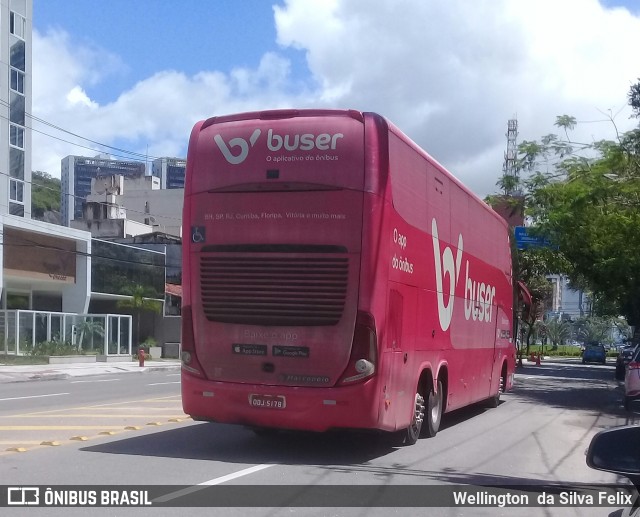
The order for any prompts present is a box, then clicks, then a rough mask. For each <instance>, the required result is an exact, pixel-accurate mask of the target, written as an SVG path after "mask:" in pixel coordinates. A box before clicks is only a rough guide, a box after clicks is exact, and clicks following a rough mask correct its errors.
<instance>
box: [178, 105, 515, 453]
mask: <svg viewBox="0 0 640 517" xmlns="http://www.w3.org/2000/svg"><path fill="white" fill-rule="evenodd" d="M183 224H184V229H183V242H184V244H183V248H184V249H183V279H182V282H183V301H182V303H183V305H182V401H183V408H184V411H185V413H187V414H188V415H191V416H192V417H193V418H194V419H195V420H206V421H214V422H226V423H234V424H242V425H246V426H250V427H252V428H254V429H255V430H256V431H257V432H261V431H264V430H267V429H293V430H310V431H325V430H328V429H332V428H349V429H377V430H381V431H388V432H393V433H394V436H395V437H396V438H398V439H399V440H400V441H401V442H403V443H406V444H412V443H415V442H416V440H417V439H418V438H419V437H420V436H434V435H435V434H436V433H437V432H438V429H439V427H440V422H441V418H442V414H443V413H445V412H448V411H452V410H454V409H457V408H461V407H463V406H466V405H469V404H472V403H476V402H479V401H488V402H489V403H490V404H492V405H497V403H498V401H499V398H500V394H501V392H503V391H504V390H507V389H509V388H510V387H511V386H512V382H513V371H514V366H515V347H514V341H513V337H512V336H513V331H512V326H513V295H514V284H513V280H512V277H511V252H510V245H509V231H508V228H507V225H506V223H505V222H504V221H503V220H502V219H501V218H500V217H499V216H498V215H497V214H496V213H495V212H493V211H492V210H491V209H490V208H489V207H488V206H487V205H486V204H485V203H483V202H482V201H481V200H480V199H479V198H477V197H476V196H475V195H474V194H472V193H471V192H470V191H469V190H468V189H466V188H465V187H464V186H463V185H462V184H461V183H460V182H459V181H458V180H457V179H456V178H454V177H453V176H452V175H451V174H449V173H448V172H447V171H446V170H445V169H444V168H443V167H442V166H441V165H439V164H438V163H437V162H436V161H435V160H434V159H433V158H431V157H430V156H429V155H428V154H427V153H426V152H424V151H423V150H421V149H420V148H419V147H418V146H417V145H416V144H415V143H413V142H412V141H411V140H410V139H409V138H407V137H406V136H405V135H404V134H403V133H402V132H401V131H400V130H398V129H397V128H396V127H395V126H393V125H392V124H391V123H390V122H388V121H387V120H386V119H384V118H383V117H381V116H380V115H377V114H374V113H362V112H357V111H346V110H274V111H263V112H255V113H244V114H237V115H229V116H221V117H214V118H210V119H208V120H205V121H201V122H199V123H197V124H196V126H195V127H194V128H193V131H192V133H191V138H190V141H189V150H188V156H187V171H186V181H185V204H184V220H183Z"/></svg>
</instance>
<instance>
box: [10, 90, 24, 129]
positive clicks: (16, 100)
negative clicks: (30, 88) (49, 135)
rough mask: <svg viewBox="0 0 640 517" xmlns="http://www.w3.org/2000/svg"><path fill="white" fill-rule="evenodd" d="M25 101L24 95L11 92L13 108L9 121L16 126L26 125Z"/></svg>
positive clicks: (11, 107) (11, 108)
mask: <svg viewBox="0 0 640 517" xmlns="http://www.w3.org/2000/svg"><path fill="white" fill-rule="evenodd" d="M24 113H25V101H24V95H21V94H19V93H16V92H11V106H10V108H9V120H10V121H11V122H13V123H14V124H20V125H21V126H24V125H25V123H24V122H25V120H24Z"/></svg>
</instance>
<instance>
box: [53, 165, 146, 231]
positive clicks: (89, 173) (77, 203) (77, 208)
mask: <svg viewBox="0 0 640 517" xmlns="http://www.w3.org/2000/svg"><path fill="white" fill-rule="evenodd" d="M116 174H120V175H122V176H125V177H126V176H140V175H142V176H144V174H145V164H144V163H143V162H137V161H132V160H112V159H111V157H110V156H109V155H102V154H101V155H98V156H96V157H94V158H87V157H86V156H66V157H65V158H63V159H62V163H61V173H60V180H61V187H62V192H61V200H60V212H61V217H62V224H63V225H65V226H70V225H71V221H72V220H74V219H81V218H82V205H83V203H84V202H85V200H86V198H87V196H88V195H90V194H91V180H92V179H94V178H96V177H97V176H101V175H116Z"/></svg>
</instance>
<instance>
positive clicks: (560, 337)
mask: <svg viewBox="0 0 640 517" xmlns="http://www.w3.org/2000/svg"><path fill="white" fill-rule="evenodd" d="M544 325H545V333H546V336H547V337H548V338H549V341H550V342H551V349H552V350H557V349H558V345H564V343H565V341H566V340H567V339H569V337H571V324H570V323H569V322H568V321H560V320H558V319H551V320H548V321H546V322H545V324H544Z"/></svg>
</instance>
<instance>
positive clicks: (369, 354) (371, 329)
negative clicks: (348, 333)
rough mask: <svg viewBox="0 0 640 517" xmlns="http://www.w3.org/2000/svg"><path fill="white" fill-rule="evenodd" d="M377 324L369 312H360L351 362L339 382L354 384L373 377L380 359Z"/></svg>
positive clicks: (352, 346)
mask: <svg viewBox="0 0 640 517" xmlns="http://www.w3.org/2000/svg"><path fill="white" fill-rule="evenodd" d="M377 350H378V342H377V338H376V324H375V320H374V319H373V316H372V315H371V314H369V313H368V312H358V316H357V317H356V326H355V330H354V333H353V344H352V345H351V356H350V357H349V364H348V366H347V368H346V370H345V371H344V373H343V374H342V377H341V379H340V382H339V383H338V384H341V385H345V384H352V383H354V382H358V381H362V380H364V379H367V378H369V377H371V376H372V375H373V374H374V373H375V372H376V362H377V359H378V352H377Z"/></svg>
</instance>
